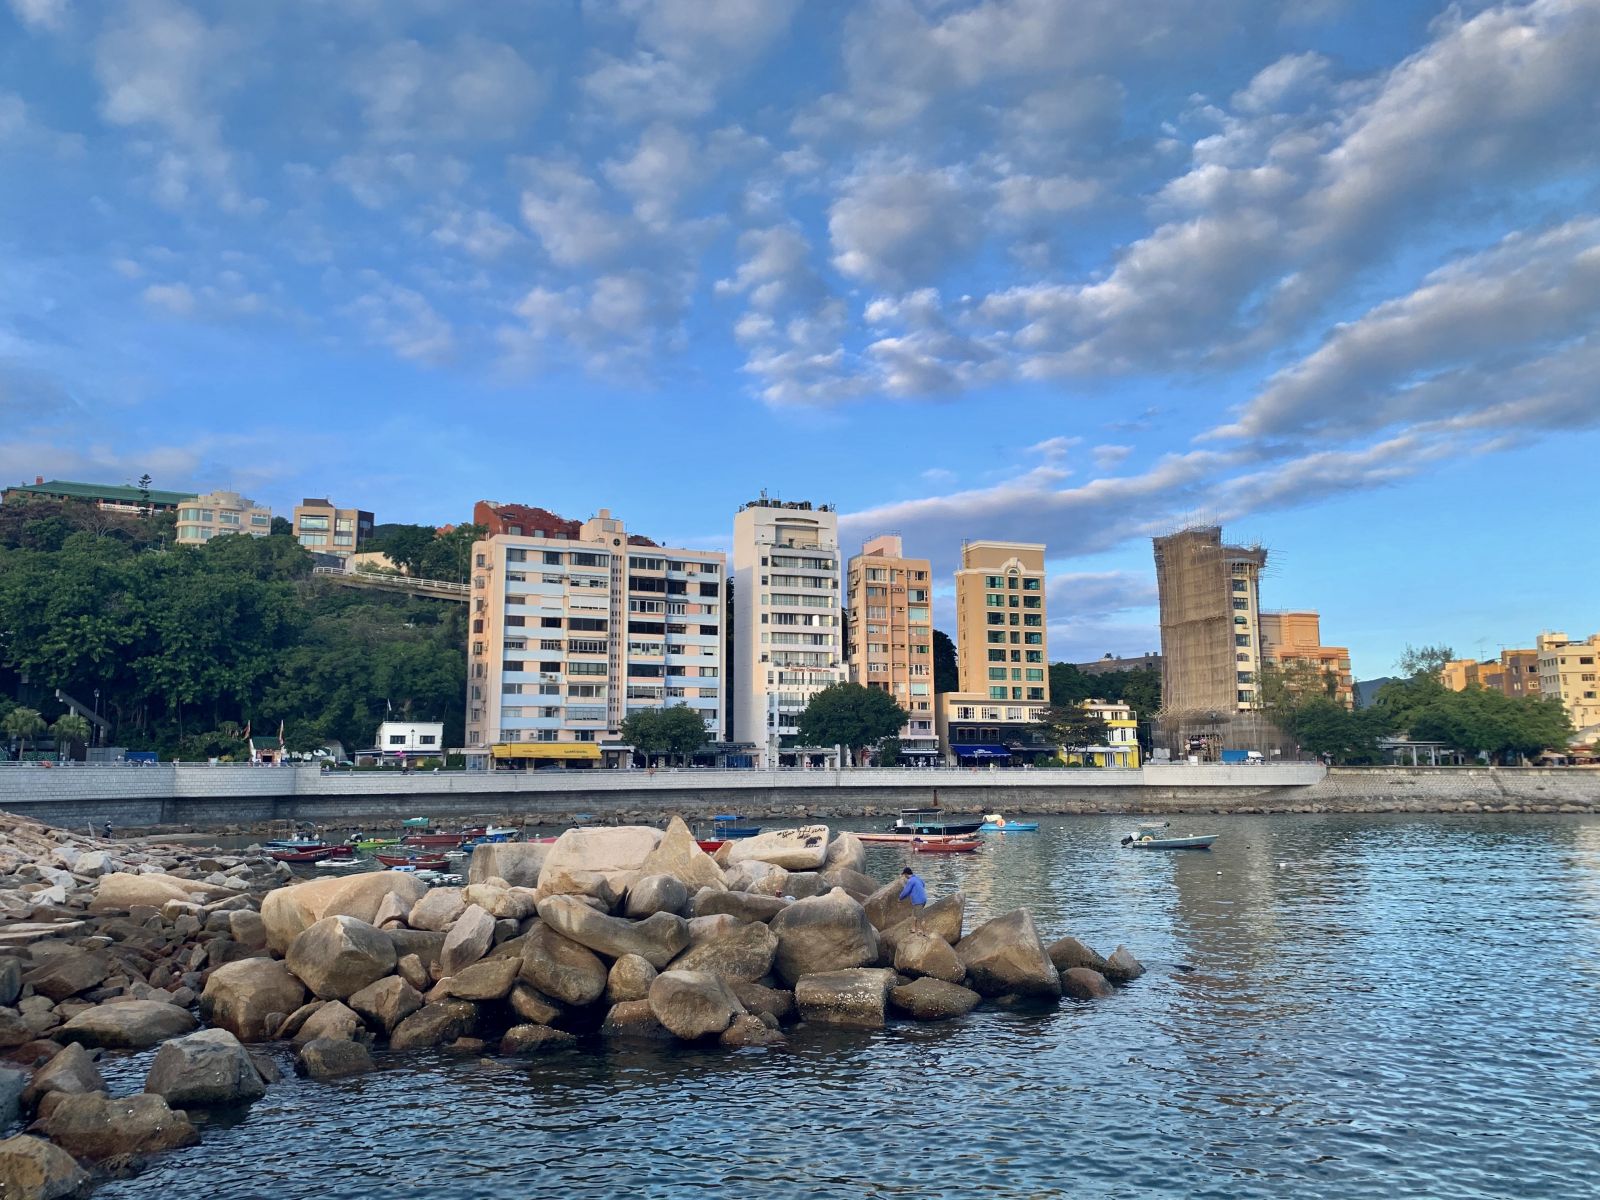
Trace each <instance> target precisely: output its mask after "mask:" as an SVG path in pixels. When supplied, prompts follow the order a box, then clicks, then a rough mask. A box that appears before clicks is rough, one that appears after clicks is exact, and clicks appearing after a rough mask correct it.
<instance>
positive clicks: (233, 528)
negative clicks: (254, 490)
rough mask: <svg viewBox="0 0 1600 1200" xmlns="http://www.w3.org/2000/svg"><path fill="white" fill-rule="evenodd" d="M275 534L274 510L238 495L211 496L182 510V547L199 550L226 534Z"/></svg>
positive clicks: (187, 502)
mask: <svg viewBox="0 0 1600 1200" xmlns="http://www.w3.org/2000/svg"><path fill="white" fill-rule="evenodd" d="M271 532H272V510H271V509H270V508H267V507H266V506H265V505H261V504H257V503H256V502H255V501H254V500H246V499H245V498H244V497H243V496H241V495H239V493H238V492H207V493H206V494H205V495H203V496H190V497H189V498H188V499H187V500H185V501H184V502H183V503H182V504H180V505H179V506H178V525H177V535H178V536H177V542H178V545H180V546H199V545H202V544H203V543H205V542H209V541H210V540H211V539H212V538H214V537H216V536H217V535H218V534H222V533H244V534H249V535H250V536H252V537H266V536H267V535H268V534H269V533H271Z"/></svg>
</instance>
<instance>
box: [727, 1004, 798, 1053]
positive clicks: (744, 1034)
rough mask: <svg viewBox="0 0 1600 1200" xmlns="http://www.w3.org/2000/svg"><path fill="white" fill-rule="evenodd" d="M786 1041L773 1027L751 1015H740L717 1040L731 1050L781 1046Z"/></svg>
mask: <svg viewBox="0 0 1600 1200" xmlns="http://www.w3.org/2000/svg"><path fill="white" fill-rule="evenodd" d="M787 1040H788V1039H787V1038H785V1037H784V1036H783V1034H781V1033H779V1032H778V1030H777V1029H776V1028H775V1027H774V1026H773V1025H768V1024H767V1023H766V1022H765V1021H763V1020H762V1019H761V1018H760V1017H758V1016H755V1015H753V1014H751V1013H740V1014H739V1015H738V1016H736V1017H735V1018H734V1019H733V1021H732V1023H731V1024H730V1025H729V1026H728V1027H727V1028H726V1029H724V1030H723V1031H722V1035H721V1036H720V1037H719V1038H717V1041H719V1042H721V1043H722V1044H723V1045H724V1046H727V1047H728V1048H729V1049H731V1050H742V1049H744V1048H746V1047H749V1046H781V1045H783V1044H784V1042H786V1041H787Z"/></svg>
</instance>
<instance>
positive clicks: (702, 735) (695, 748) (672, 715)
mask: <svg viewBox="0 0 1600 1200" xmlns="http://www.w3.org/2000/svg"><path fill="white" fill-rule="evenodd" d="M622 740H623V741H624V742H626V743H628V745H630V746H632V747H633V748H634V749H635V750H637V751H639V752H640V753H641V754H644V755H646V756H647V757H648V758H649V759H651V760H652V761H653V760H654V759H656V758H661V757H665V758H668V759H676V760H677V761H678V762H681V763H688V762H690V761H691V760H692V759H693V758H694V756H695V754H697V753H698V752H699V751H700V750H702V749H704V748H705V745H706V740H707V735H706V723H705V722H704V721H702V720H701V719H700V714H699V713H697V712H695V711H694V709H692V708H690V707H689V706H688V705H686V704H677V705H674V706H672V707H671V708H643V709H640V710H639V711H637V712H631V713H629V714H628V715H627V716H626V717H624V718H623V721H622Z"/></svg>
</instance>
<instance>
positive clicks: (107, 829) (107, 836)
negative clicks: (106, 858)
mask: <svg viewBox="0 0 1600 1200" xmlns="http://www.w3.org/2000/svg"><path fill="white" fill-rule="evenodd" d="M110 840H111V822H110V821H107V822H106V841H108V842H109V841H110Z"/></svg>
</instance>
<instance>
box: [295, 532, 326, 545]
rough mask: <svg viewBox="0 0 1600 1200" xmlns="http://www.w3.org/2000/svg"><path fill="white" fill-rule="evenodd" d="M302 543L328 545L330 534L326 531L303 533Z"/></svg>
mask: <svg viewBox="0 0 1600 1200" xmlns="http://www.w3.org/2000/svg"><path fill="white" fill-rule="evenodd" d="M300 544H301V545H302V546H326V545H327V544H328V535H327V534H325V533H302V534H301V535H300Z"/></svg>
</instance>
